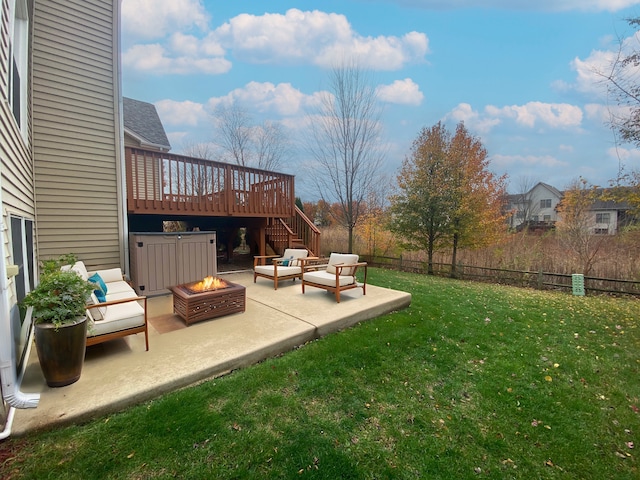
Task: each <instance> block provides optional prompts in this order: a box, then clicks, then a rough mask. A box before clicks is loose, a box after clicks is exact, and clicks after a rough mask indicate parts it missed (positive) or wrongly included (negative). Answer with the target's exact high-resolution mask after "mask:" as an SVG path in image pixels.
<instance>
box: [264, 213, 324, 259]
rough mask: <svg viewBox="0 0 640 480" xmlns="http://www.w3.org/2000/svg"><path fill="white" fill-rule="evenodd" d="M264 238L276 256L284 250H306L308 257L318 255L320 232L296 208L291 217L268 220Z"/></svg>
mask: <svg viewBox="0 0 640 480" xmlns="http://www.w3.org/2000/svg"><path fill="white" fill-rule="evenodd" d="M266 236H267V238H266V241H267V245H268V246H270V247H271V248H272V249H273V251H274V252H275V253H276V254H277V255H282V253H283V252H284V250H285V248H306V249H307V250H309V255H310V256H317V255H319V254H320V230H318V228H317V227H316V226H315V225H314V224H313V222H312V221H311V220H309V218H307V216H306V215H305V214H304V212H302V210H300V209H299V208H298V207H297V206H295V211H294V216H293V217H289V218H282V217H280V218H270V219H269V221H268V223H267V228H266Z"/></svg>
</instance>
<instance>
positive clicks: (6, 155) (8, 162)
mask: <svg viewBox="0 0 640 480" xmlns="http://www.w3.org/2000/svg"><path fill="white" fill-rule="evenodd" d="M27 5H28V11H29V24H32V20H33V15H32V13H33V8H32V5H33V2H31V1H30V2H28V3H27ZM10 16H11V12H10V2H9V0H2V15H1V17H2V23H1V25H0V95H2V101H0V164H1V167H0V173H1V176H2V178H1V179H0V185H1V186H2V191H1V195H2V228H3V229H4V242H3V245H2V255H3V259H4V262H5V264H12V263H14V261H13V258H12V256H13V253H12V247H11V231H10V226H11V220H10V219H11V216H12V215H15V216H20V217H24V218H28V219H31V220H33V219H34V218H35V203H34V198H33V197H34V185H33V168H32V161H31V149H30V145H29V142H28V141H27V140H25V138H26V139H28V138H30V127H31V111H30V109H29V108H27V122H26V124H27V132H26V135H24V136H23V135H22V133H21V132H20V129H19V127H18V124H17V122H16V120H15V118H14V117H13V113H12V111H11V107H10V105H9V102H8V100H7V99H8V95H9V70H8V65H9V44H10V32H9V25H10V21H11V19H10ZM28 100H29V99H28ZM27 105H29V102H27ZM9 287H10V289H9V292H10V293H9V294H10V299H9V301H10V305H11V306H13V305H15V303H16V292H15V286H14V282H13V279H9Z"/></svg>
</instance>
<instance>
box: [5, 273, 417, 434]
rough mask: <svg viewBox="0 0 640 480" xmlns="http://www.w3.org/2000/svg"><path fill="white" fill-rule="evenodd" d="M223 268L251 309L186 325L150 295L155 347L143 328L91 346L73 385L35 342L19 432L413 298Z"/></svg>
mask: <svg viewBox="0 0 640 480" xmlns="http://www.w3.org/2000/svg"><path fill="white" fill-rule="evenodd" d="M220 275H221V276H222V277H223V278H225V279H228V280H230V281H232V282H234V283H238V284H241V285H244V286H245V287H246V311H245V312H244V313H236V314H232V315H228V316H225V317H219V318H215V319H212V320H208V321H203V322H199V323H196V324H193V325H190V326H189V327H186V326H185V324H184V323H183V322H182V320H181V319H179V318H178V317H177V316H175V315H174V314H173V313H172V310H173V300H172V297H171V296H170V295H166V296H160V297H154V298H150V299H149V300H148V309H149V312H148V315H149V351H148V352H147V351H145V347H144V336H143V335H142V334H137V335H131V336H128V337H126V338H123V339H118V340H114V341H111V342H106V343H103V344H99V345H95V346H92V347H89V348H88V349H87V353H86V359H85V364H84V367H83V371H82V376H81V378H80V380H78V382H76V383H74V384H72V385H69V386H67V387H62V388H50V387H48V386H47V385H46V383H45V381H44V377H43V376H42V373H41V371H40V366H39V364H38V359H37V356H36V353H35V348H32V350H31V355H30V357H29V364H28V366H27V370H26V373H25V378H24V380H23V383H22V391H24V392H25V393H29V392H39V393H40V394H41V397H40V404H39V405H38V407H37V408H35V409H25V410H17V411H16V415H15V419H14V425H13V434H14V435H16V436H19V435H24V434H27V433H29V432H30V431H33V430H38V429H47V428H53V427H56V426H59V425H63V424H71V423H78V422H83V421H86V420H89V419H91V418H94V417H97V416H101V415H105V414H109V413H113V412H116V411H119V410H122V409H124V408H126V407H128V406H131V405H134V404H137V403H141V402H144V401H146V400H150V399H152V398H155V397H158V396H160V395H162V394H164V393H167V392H170V391H173V390H176V389H179V388H182V387H186V386H188V385H192V384H195V383H197V382H200V381H203V380H206V379H209V378H213V377H216V376H220V375H224V374H225V373H228V372H230V371H232V370H235V369H238V368H242V367H245V366H248V365H251V364H254V363H256V362H259V361H261V360H264V359H265V358H268V357H271V356H274V355H277V354H280V353H282V352H286V351H289V350H291V349H293V348H294V347H296V346H298V345H302V344H304V343H306V342H308V341H311V340H314V339H316V338H319V337H322V336H324V335H327V334H328V333H331V332H335V331H338V330H340V329H343V328H347V327H350V326H352V325H354V324H356V323H358V322H361V321H365V320H370V319H372V318H375V317H378V316H380V315H383V314H385V313H388V312H391V311H393V310H399V309H402V308H406V307H407V306H409V304H410V303H411V295H410V294H409V293H405V292H399V291H396V290H390V289H386V288H381V287H376V286H374V285H367V295H366V296H363V295H362V290H361V289H354V290H349V291H347V292H344V293H343V295H342V299H341V303H339V304H338V303H336V302H335V297H334V296H333V294H331V293H327V292H326V291H324V290H321V289H316V288H308V289H307V292H306V293H305V294H304V295H303V294H302V290H301V287H300V281H296V282H295V283H294V282H292V281H286V282H283V283H282V284H281V285H280V286H279V287H278V290H274V289H273V283H272V282H269V281H266V280H264V279H258V281H257V283H256V284H254V283H253V274H252V273H251V272H246V271H243V272H229V273H222V272H220Z"/></svg>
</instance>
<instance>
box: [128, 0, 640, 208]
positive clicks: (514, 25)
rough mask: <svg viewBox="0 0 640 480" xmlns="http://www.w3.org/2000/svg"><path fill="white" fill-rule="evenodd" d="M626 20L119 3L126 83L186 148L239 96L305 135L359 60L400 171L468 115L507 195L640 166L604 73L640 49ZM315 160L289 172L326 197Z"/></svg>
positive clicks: (260, 114) (185, 0) (436, 4)
mask: <svg viewBox="0 0 640 480" xmlns="http://www.w3.org/2000/svg"><path fill="white" fill-rule="evenodd" d="M629 17H640V0H534V1H530V0H323V1H318V0H308V1H304V2H295V1H280V0H269V1H264V0H261V1H259V0H240V1H233V2H230V1H225V2H221V1H213V0H122V88H123V94H124V96H126V97H130V98H135V99H137V100H141V101H146V102H150V103H153V104H154V105H155V106H156V109H157V110H158V113H159V115H160V119H161V120H162V123H163V125H164V128H165V130H166V132H167V135H168V137H169V140H170V142H171V145H172V151H173V152H175V153H181V150H182V148H184V146H185V145H189V144H195V143H205V142H214V141H215V138H214V127H213V117H212V112H213V111H214V109H215V108H216V106H218V105H229V104H231V103H234V102H235V103H237V104H239V105H242V106H243V108H245V109H246V110H247V111H248V112H249V113H250V114H251V115H252V116H253V117H254V119H255V121H256V122H262V121H272V122H280V123H281V124H282V125H283V126H284V127H285V128H286V131H287V133H288V135H289V138H291V139H298V140H299V139H300V138H301V137H302V136H304V134H305V133H304V131H303V130H302V126H303V125H304V124H305V119H306V118H308V113H309V111H311V110H312V109H313V108H314V107H315V106H317V102H318V97H319V93H320V92H322V91H326V90H327V89H328V76H329V73H330V71H331V69H332V68H334V67H335V66H336V65H337V64H339V62H340V60H341V59H344V58H355V59H357V63H358V65H359V66H361V67H362V68H363V69H366V71H367V72H369V73H370V74H371V79H372V81H373V82H374V83H375V88H376V92H377V94H378V99H379V102H380V108H381V109H382V112H383V114H382V120H381V121H382V136H383V139H382V140H383V143H384V144H385V147H386V152H387V153H386V157H385V163H384V166H383V167H382V170H383V172H381V173H384V174H387V175H389V177H390V178H392V179H393V178H394V177H395V175H397V174H398V172H399V169H400V167H401V164H402V161H403V160H404V159H405V158H406V157H407V155H408V154H409V152H410V148H411V144H412V142H413V141H414V140H415V139H416V137H417V136H418V134H419V133H420V131H421V130H422V129H423V128H425V127H426V128H429V127H431V126H432V125H434V124H436V123H437V122H439V121H442V122H444V123H445V125H446V126H447V128H448V129H449V130H450V131H451V132H453V131H454V130H455V126H456V124H457V123H458V122H460V121H463V122H464V124H465V126H466V127H467V129H468V130H469V132H470V133H471V134H472V135H474V136H476V137H477V138H479V139H480V140H481V141H482V143H483V145H484V146H485V148H486V149H487V152H488V158H489V161H490V162H489V169H490V170H491V171H492V172H494V173H496V174H497V175H502V174H507V176H508V186H509V187H508V190H509V192H510V193H522V188H523V185H532V183H533V184H535V183H536V182H538V181H542V182H545V183H548V184H551V185H553V186H555V187H556V188H559V189H564V188H566V187H567V186H568V185H569V184H570V183H571V182H572V181H573V180H575V179H577V178H579V177H582V178H584V179H586V180H587V181H588V182H590V183H592V184H596V185H602V186H606V185H608V183H609V181H610V180H611V179H613V178H615V177H616V175H617V173H618V171H619V169H620V167H621V166H623V167H624V169H625V170H632V169H639V168H640V151H639V150H638V149H636V148H634V147H633V145H630V144H622V143H620V142H619V141H617V139H616V136H615V135H614V132H613V131H612V129H611V128H610V124H609V119H610V115H611V112H617V111H619V107H618V106H617V105H616V103H615V101H613V100H612V99H611V98H610V97H609V96H608V95H607V91H606V88H605V87H606V85H605V83H604V82H603V80H602V76H601V75H598V72H601V73H602V72H606V71H607V68H608V67H609V66H610V64H611V61H612V59H613V58H614V57H615V54H616V53H617V52H618V51H619V49H620V45H623V46H624V48H625V49H626V48H636V49H638V50H640V42H639V41H638V38H640V36H639V37H636V36H635V35H634V33H635V32H634V31H633V29H632V28H631V27H629V25H628V24H627V22H626V21H625V19H627V18H629ZM304 162H305V154H304V153H303V152H302V151H301V150H295V149H294V150H292V155H291V157H290V158H289V159H288V160H287V162H286V163H284V164H283V165H282V166H281V168H279V170H280V171H282V172H284V173H290V174H294V175H295V174H298V175H297V177H296V194H297V195H298V196H302V197H303V200H313V198H304V197H305V196H309V195H312V193H311V191H310V190H308V189H307V188H308V186H307V185H305V181H304V175H302V174H301V172H302V169H301V164H302V163H304Z"/></svg>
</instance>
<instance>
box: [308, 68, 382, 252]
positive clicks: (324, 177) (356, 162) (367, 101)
mask: <svg viewBox="0 0 640 480" xmlns="http://www.w3.org/2000/svg"><path fill="white" fill-rule="evenodd" d="M380 115H381V109H380V106H379V103H378V102H377V94H376V90H375V88H374V87H373V86H372V85H371V82H370V76H369V75H368V73H367V72H365V71H364V70H362V69H360V68H359V67H358V65H357V62H355V61H351V62H345V63H343V64H342V65H340V66H337V67H334V68H333V69H332V70H331V72H330V74H329V91H328V92H325V93H324V95H323V97H322V101H321V105H320V107H319V109H318V111H317V112H315V115H314V116H313V117H312V121H311V135H310V137H309V143H308V148H309V152H310V153H311V156H312V159H313V163H314V164H313V175H311V179H312V181H313V182H314V184H315V187H316V190H317V193H318V195H319V196H320V198H321V199H322V200H324V201H325V202H327V203H333V202H334V201H335V202H337V203H338V204H339V205H340V210H339V215H338V216H337V217H336V218H335V219H336V221H337V222H339V224H341V225H342V226H344V227H346V228H347V230H348V236H349V240H348V251H349V252H352V251H353V241H354V239H353V233H354V229H355V227H356V225H357V224H358V221H359V219H360V216H361V214H362V213H363V212H362V207H363V204H364V202H365V201H366V198H367V196H368V195H369V192H370V191H371V189H372V186H373V184H374V181H375V179H376V175H377V173H378V172H379V170H380V167H381V165H382V163H383V161H384V156H385V149H384V148H383V145H382V141H381V124H380V121H379V120H380Z"/></svg>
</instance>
